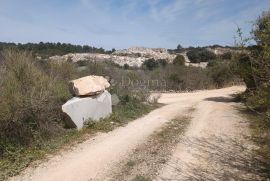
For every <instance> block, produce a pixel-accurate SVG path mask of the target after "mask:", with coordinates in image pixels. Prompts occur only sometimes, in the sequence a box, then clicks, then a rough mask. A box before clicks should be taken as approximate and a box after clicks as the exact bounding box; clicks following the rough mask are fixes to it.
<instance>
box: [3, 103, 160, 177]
mask: <svg viewBox="0 0 270 181" xmlns="http://www.w3.org/2000/svg"><path fill="white" fill-rule="evenodd" d="M159 106H160V105H157V104H144V103H141V102H136V101H130V102H128V103H126V104H124V105H118V106H117V107H115V108H114V110H113V113H112V114H111V116H110V117H108V118H105V119H103V120H101V121H100V122H97V123H89V124H88V125H87V126H86V127H85V128H84V129H82V130H80V131H77V130H75V129H69V130H65V131H64V132H63V134H61V135H59V136H57V137H55V138H54V139H51V140H47V141H41V140H39V141H37V142H35V143H33V145H32V146H31V147H21V146H14V145H4V148H5V153H4V155H3V156H2V157H0V180H6V179H7V178H8V177H11V176H15V175H17V174H19V173H20V172H21V171H22V170H23V169H25V168H26V167H27V166H29V165H30V164H31V163H32V162H33V161H36V160H40V159H44V158H46V155H48V154H54V153H57V151H59V150H60V149H63V148H67V147H70V146H73V145H75V144H77V143H79V142H82V141H84V140H86V139H87V138H89V136H92V135H93V134H94V133H96V132H108V131H111V130H113V129H114V128H116V127H119V126H123V125H125V124H127V123H128V122H129V121H132V120H134V119H136V118H138V117H141V116H142V115H144V114H147V113H148V112H150V111H151V110H153V109H155V108H157V107H159Z"/></svg>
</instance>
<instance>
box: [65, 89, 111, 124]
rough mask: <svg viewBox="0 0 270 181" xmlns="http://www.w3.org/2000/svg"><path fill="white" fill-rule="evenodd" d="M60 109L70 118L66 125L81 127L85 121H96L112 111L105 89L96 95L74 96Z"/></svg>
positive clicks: (109, 98) (108, 94)
mask: <svg viewBox="0 0 270 181" xmlns="http://www.w3.org/2000/svg"><path fill="white" fill-rule="evenodd" d="M62 110H63V112H65V113H66V114H67V115H68V116H69V117H70V118H71V120H70V121H72V122H71V123H68V125H69V126H70V127H76V128H77V129H81V128H82V127H83V126H84V123H85V122H87V121H89V120H92V121H98V120H99V119H100V118H105V117H107V116H109V115H110V114H111V113H112V101H111V94H110V93H109V92H108V91H106V90H105V91H104V92H103V93H101V94H99V95H97V96H92V97H83V98H80V97H74V98H72V99H70V100H69V101H67V102H66V103H65V104H64V105H63V106H62Z"/></svg>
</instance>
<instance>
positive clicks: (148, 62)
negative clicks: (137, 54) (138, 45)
mask: <svg viewBox="0 0 270 181" xmlns="http://www.w3.org/2000/svg"><path fill="white" fill-rule="evenodd" d="M142 66H143V67H145V68H146V69H147V70H154V69H155V68H157V67H158V62H157V61H156V60H155V59H153V58H151V59H148V60H146V61H144V62H143V64H142Z"/></svg>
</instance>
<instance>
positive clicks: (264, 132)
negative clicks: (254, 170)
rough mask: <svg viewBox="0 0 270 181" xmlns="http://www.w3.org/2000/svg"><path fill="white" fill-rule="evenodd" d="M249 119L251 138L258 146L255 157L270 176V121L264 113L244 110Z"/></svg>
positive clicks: (259, 166) (263, 170)
mask: <svg viewBox="0 0 270 181" xmlns="http://www.w3.org/2000/svg"><path fill="white" fill-rule="evenodd" d="M242 113H243V114H244V115H245V116H246V117H247V119H248V120H249V125H250V130H251V139H252V141H253V142H254V143H255V144H256V145H257V146H258V147H257V149H256V150H255V151H256V152H255V153H256V155H255V157H256V158H257V159H259V160H260V164H259V165H256V166H257V167H258V168H261V171H262V172H263V173H265V174H266V175H267V176H268V177H269V178H270V124H269V123H270V122H269V120H268V119H267V116H265V115H264V114H258V113H255V112H253V111H250V110H242Z"/></svg>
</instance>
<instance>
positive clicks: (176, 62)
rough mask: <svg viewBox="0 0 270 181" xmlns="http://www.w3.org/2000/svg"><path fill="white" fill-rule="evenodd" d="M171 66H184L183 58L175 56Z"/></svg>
mask: <svg viewBox="0 0 270 181" xmlns="http://www.w3.org/2000/svg"><path fill="white" fill-rule="evenodd" d="M173 64H174V65H179V66H183V65H185V57H184V56H183V55H177V56H176V57H175V59H174V60H173Z"/></svg>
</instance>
